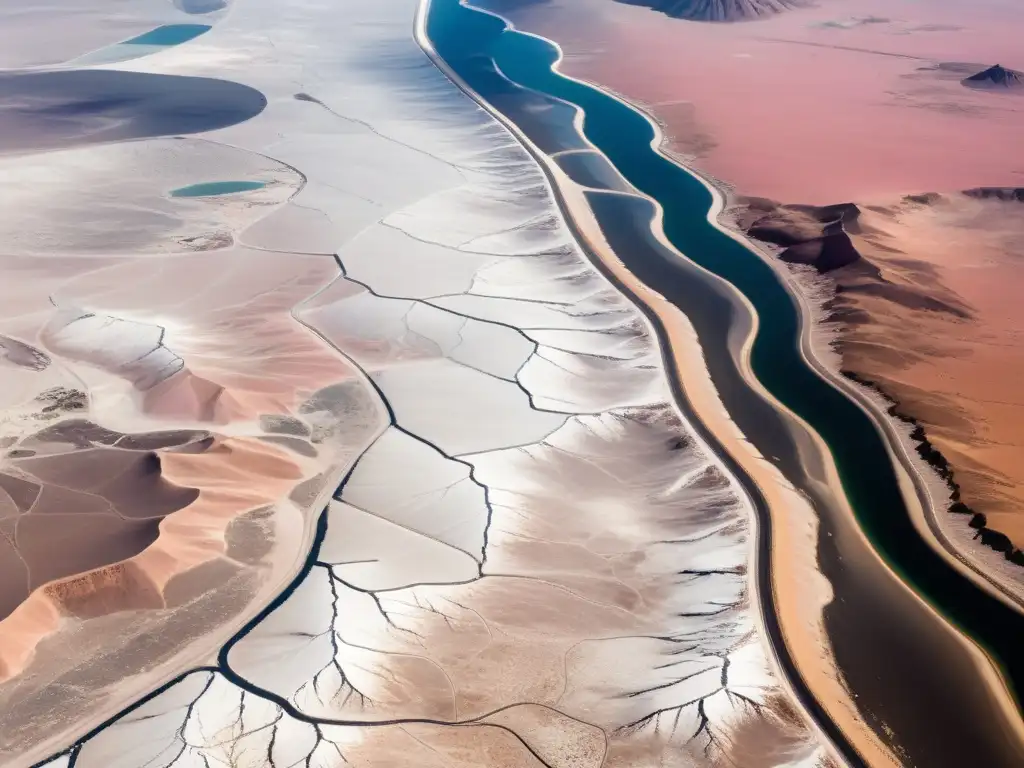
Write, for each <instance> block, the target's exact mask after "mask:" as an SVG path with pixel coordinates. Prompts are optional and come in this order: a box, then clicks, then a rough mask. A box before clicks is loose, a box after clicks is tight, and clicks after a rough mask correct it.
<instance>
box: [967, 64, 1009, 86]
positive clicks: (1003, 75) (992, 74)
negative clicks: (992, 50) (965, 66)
mask: <svg viewBox="0 0 1024 768" xmlns="http://www.w3.org/2000/svg"><path fill="white" fill-rule="evenodd" d="M960 82H961V83H962V84H963V85H965V86H967V87H968V88H981V89H998V88H1024V73H1021V72H1017V71H1015V70H1012V69H1007V68H1006V67H1003V66H1000V65H999V64H996V65H995V66H994V67H989V68H988V69H985V70H982V71H981V72H978V73H977V74H974V75H971V76H970V77H965V78H964V79H963V80H961V81H960Z"/></svg>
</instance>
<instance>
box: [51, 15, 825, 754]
mask: <svg viewBox="0 0 1024 768" xmlns="http://www.w3.org/2000/svg"><path fill="white" fill-rule="evenodd" d="M344 5H345V13H338V10H337V4H336V3H328V2H322V1H321V0H298V1H297V2H294V3H290V4H288V5H287V6H286V7H282V6H281V5H280V4H279V3H275V2H271V0H250V1H249V2H247V3H245V4H240V5H239V6H238V7H237V8H236V9H235V10H234V12H233V14H232V15H231V16H229V17H228V18H227V19H225V20H224V22H222V23H221V24H218V25H217V26H216V27H215V29H214V30H212V31H211V32H210V33H208V34H207V35H204V36H203V38H201V39H200V40H197V41H195V43H194V44H190V45H189V46H187V47H184V48H181V49H180V50H175V51H169V52H166V53H164V54H161V55H160V57H158V58H155V59H152V60H146V59H143V60H139V61H138V62H135V63H133V65H134V66H137V67H139V68H147V67H151V68H152V69H153V70H154V71H161V72H165V73H173V74H211V73H214V72H215V73H216V74H217V76H219V77H222V78H225V79H232V80H236V81H238V82H241V83H244V84H248V85H251V86H254V87H258V88H260V89H261V90H263V91H264V92H266V93H268V94H282V93H286V92H287V93H291V94H293V95H294V94H295V93H300V94H303V95H304V96H303V97H302V98H290V99H276V100H275V99H271V102H270V104H269V106H268V108H267V109H266V111H265V112H264V113H262V114H261V115H259V116H258V117H256V118H254V119H253V120H251V121H249V122H247V123H243V124H241V125H238V126H234V127H232V128H229V129H225V130H223V131H219V132H218V133H217V140H218V141H220V142H224V143H225V144H226V145H232V146H236V147H238V148H240V149H242V150H245V151H249V152H253V153H258V154H259V155H261V156H266V157H270V158H274V160H275V161H280V162H283V163H287V164H288V165H289V166H293V167H294V168H295V169H296V171H297V172H298V173H300V174H302V176H303V177H304V185H303V186H301V188H300V189H298V191H297V192H295V193H294V195H293V196H292V197H290V198H289V199H288V201H287V202H286V203H284V204H283V205H282V207H279V208H277V209H276V212H275V213H273V214H272V215H270V216H265V215H262V214H261V217H260V220H259V221H258V222H257V223H255V224H253V223H252V222H247V223H246V225H245V226H242V227H239V228H238V237H239V239H240V240H241V241H242V242H244V243H246V245H247V246H249V247H250V248H251V249H254V250H253V251H252V253H256V252H257V251H256V250H255V249H260V248H264V249H270V250H273V251H283V252H287V253H290V254H295V253H314V252H316V253H319V252H321V251H323V252H325V253H328V252H329V253H334V254H336V260H335V257H333V256H324V257H322V258H318V257H313V256H309V257H305V258H306V259H307V261H301V258H300V257H298V256H293V257H292V258H293V259H294V261H293V262H292V263H291V265H290V266H291V271H292V272H293V273H297V272H300V269H299V265H309V266H308V267H307V268H309V269H314V267H313V265H316V266H315V269H316V270H323V269H330V270H331V274H332V277H331V278H330V279H328V280H324V279H322V277H321V278H318V279H316V280H310V281H308V286H307V287H306V289H305V290H306V293H305V295H304V296H303V298H302V299H301V300H298V301H296V302H295V304H293V305H292V310H291V311H292V313H293V316H294V318H295V319H296V320H297V321H298V322H299V323H301V324H302V325H303V326H305V328H306V329H308V330H309V331H310V334H309V335H310V336H313V335H315V336H316V337H317V338H318V339H319V341H320V342H323V343H325V344H329V345H331V346H332V347H333V348H334V349H335V350H336V353H337V361H336V362H337V363H338V366H339V367H340V369H342V370H344V371H345V374H344V375H340V374H339V373H337V372H336V373H335V374H334V376H335V380H339V379H341V380H344V381H346V382H347V386H348V387H350V388H351V390H350V391H351V392H359V393H361V394H360V397H362V398H363V399H364V400H366V401H367V402H372V403H374V407H375V408H376V409H377V411H378V412H379V413H381V414H382V415H384V416H386V419H387V421H388V422H389V424H388V425H387V426H384V425H380V424H378V425H377V427H376V428H374V429H371V428H370V427H369V426H368V427H367V428H366V429H363V430H362V431H359V432H354V433H352V434H349V433H348V432H346V429H345V427H344V424H345V423H346V422H345V421H344V420H343V419H342V420H340V421H338V422H337V423H338V424H340V426H334V427H328V428H330V429H332V430H333V432H332V434H333V435H334V439H336V440H338V441H341V442H342V443H345V444H347V445H348V446H349V449H350V452H351V460H352V466H351V469H350V472H349V474H348V475H347V476H346V477H345V479H344V482H343V483H342V486H341V488H340V489H339V491H338V492H337V493H336V499H335V500H334V501H331V502H330V503H329V505H328V509H327V510H326V512H325V513H324V515H325V517H323V518H322V520H321V528H320V533H319V534H318V539H317V542H316V545H315V551H314V553H313V560H312V562H310V563H309V564H308V566H309V567H308V569H307V570H306V571H304V572H303V573H302V574H300V578H299V580H298V582H297V584H296V586H295V588H294V590H292V591H290V592H288V593H286V596H285V598H284V599H283V601H282V602H281V603H280V604H279V605H278V606H276V607H275V608H274V609H273V610H272V611H270V612H269V613H267V614H266V615H263V616H261V617H260V619H259V621H258V622H256V623H254V624H252V626H251V627H249V631H247V632H244V633H241V634H239V635H236V636H235V637H234V638H233V639H232V640H231V641H230V642H229V643H228V645H227V646H225V648H224V650H223V651H222V653H221V654H220V657H219V661H218V663H217V664H216V665H213V664H211V665H210V666H208V667H203V668H200V669H198V670H196V671H194V672H192V673H190V674H187V675H185V676H184V677H182V678H181V679H180V680H179V681H178V682H174V683H173V684H171V685H170V686H169V687H167V688H166V689H165V690H163V691H161V692H159V693H157V694H156V695H154V696H153V697H151V698H149V699H148V700H146V701H145V702H144V703H142V704H141V706H139V707H138V708H136V709H133V710H131V711H129V712H127V713H126V714H124V715H123V716H122V717H120V718H119V719H115V720H113V721H112V722H111V723H109V724H108V725H107V726H106V727H105V728H103V729H102V730H100V731H99V732H98V733H97V734H95V735H93V736H92V737H91V738H89V739H87V740H86V741H84V742H83V743H81V744H79V745H76V746H75V747H74V748H73V751H72V752H71V755H72V762H73V764H74V765H75V766H76V768H138V766H141V765H147V766H160V767H162V768H193V767H196V768H199V767H203V768H211V766H231V767H232V768H248V767H250V766H251V767H252V768H257V767H258V766H268V765H269V766H277V767H278V768H284V766H293V765H305V766H323V767H324V768H326V767H327V766H336V765H345V764H351V765H365V766H369V765H373V766H389V765H395V766H399V765H402V766H404V765H410V764H415V765H418V766H438V767H440V766H466V767H467V768H468V767H469V766H479V765H495V766H508V767H509V768H512V766H520V765H522V766H535V765H537V764H538V763H539V764H541V765H544V766H547V768H563V767H564V768H570V766H571V767H572V768H576V767H577V766H582V767H583V768H591V767H592V768H599V766H607V767H608V768H614V767H615V766H636V765H644V764H650V765H655V764H663V763H664V762H666V761H669V762H671V763H672V764H680V765H686V764H696V765H717V764H720V763H721V762H722V761H726V762H728V760H729V759H730V755H731V754H732V750H733V742H734V740H735V739H737V738H741V734H742V731H741V730H739V728H740V727H741V726H743V725H744V724H747V723H751V722H753V723H756V724H757V725H758V726H759V728H760V731H759V733H762V734H764V733H767V734H769V736H770V738H772V739H775V740H778V741H780V742H784V743H786V744H787V745H789V751H788V752H786V753H784V754H781V755H780V757H779V758H778V760H776V762H774V763H772V764H775V765H783V764H789V763H793V762H795V761H797V760H800V759H803V758H806V757H808V756H813V755H816V754H818V753H819V752H820V747H819V746H818V745H817V744H816V743H815V741H814V740H813V738H812V737H810V736H809V734H808V733H807V731H806V730H805V729H804V728H803V726H801V725H800V724H799V719H798V718H794V717H793V716H792V713H791V712H790V711H789V710H788V709H787V708H786V707H785V705H784V704H780V702H781V701H782V699H783V695H782V693H781V691H780V689H779V687H778V685H777V683H776V682H775V681H774V679H773V677H772V674H771V672H770V670H769V667H768V663H767V660H766V658H765V654H764V650H763V647H762V645H761V642H760V641H759V639H758V637H757V635H756V631H755V621H754V617H753V616H752V614H751V609H750V605H749V603H750V601H749V597H748V594H747V591H748V581H747V576H746V570H747V567H748V562H747V558H748V543H747V538H748V536H749V535H750V534H749V519H748V511H747V510H746V509H745V507H744V504H743V503H742V502H741V501H740V500H739V499H740V497H739V496H738V494H737V491H736V489H735V487H734V485H733V484H732V482H731V481H730V480H729V479H728V478H726V477H725V476H724V475H722V474H721V472H720V470H718V469H717V468H716V467H715V465H714V463H713V462H712V461H711V459H710V458H709V457H708V456H706V455H705V454H704V453H703V452H702V449H701V448H700V446H698V445H697V444H696V443H695V442H694V439H693V438H692V437H691V436H690V434H689V432H688V430H687V428H686V426H685V425H684V424H682V423H681V422H680V420H679V418H678V416H677V415H676V414H675V412H674V410H673V409H672V408H671V407H670V406H669V405H668V404H667V398H668V391H667V387H666V382H665V379H664V373H663V371H662V370H661V368H660V363H659V355H658V351H657V349H656V347H655V346H654V343H653V341H652V339H651V337H650V336H649V335H648V333H647V331H646V327H645V325H644V324H643V322H642V320H641V319H640V316H639V313H638V312H637V311H636V310H635V309H633V308H632V307H631V306H630V305H629V304H627V303H626V302H625V300H624V299H622V298H621V297H620V296H619V295H618V294H617V293H615V292H614V291H613V290H612V288H611V287H610V286H609V285H608V284H606V283H605V282H604V281H603V280H602V279H601V278H600V277H598V276H597V274H596V273H595V272H594V270H593V268H592V267H591V266H590V265H589V264H588V263H587V261H586V260H585V258H584V257H583V255H582V254H581V253H580V251H579V250H578V248H577V246H576V245H575V243H574V242H573V241H572V239H571V237H570V235H569V233H568V231H567V229H566V227H565V225H564V224H563V222H562V221H561V219H560V218H559V216H558V214H557V212H556V210H555V206H554V202H553V200H552V198H551V196H550V193H549V192H548V190H547V187H546V186H545V184H544V181H543V177H542V175H541V173H540V171H539V169H538V168H537V167H536V166H535V164H534V163H533V162H532V161H531V160H530V159H529V158H528V156H527V155H526V154H525V152H524V151H523V150H522V149H521V148H519V147H518V145H516V144H515V143H513V142H512V141H510V138H509V136H508V134H507V133H505V132H504V131H503V130H502V129H501V128H499V127H498V126H497V125H496V124H495V123H494V121H493V120H492V119H491V118H490V117H489V116H488V115H487V114H486V113H484V112H483V111H482V110H480V109H479V108H478V107H476V106H475V105H474V104H473V103H472V102H471V101H469V100H468V99H467V98H466V97H464V96H463V95H462V94H461V93H459V92H458V91H457V90H456V89H455V88H454V87H453V86H452V85H451V84H450V83H449V82H448V81H447V80H446V79H445V78H444V77H443V76H442V75H441V74H440V73H439V72H438V71H437V70H436V69H435V68H434V67H433V65H432V64H431V63H430V62H429V60H428V59H427V58H426V57H425V56H424V55H423V54H422V53H421V52H420V51H419V49H418V48H417V46H416V44H415V43H414V41H413V40H412V39H410V36H409V28H410V24H411V21H412V19H413V17H414V15H415V13H416V10H417V3H416V2H414V0H395V1H394V2H390V3H379V2H372V1H371V0H347V1H346V2H345V4H344ZM268 18H273V19H275V20H276V22H275V23H274V24H273V25H272V26H268V24H267V19H268ZM354 20H356V21H358V22H360V23H353V21H354ZM147 62H148V63H147ZM314 115H315V116H314ZM307 117H309V118H310V119H309V122H304V121H306V119H307ZM90 151H92V150H90ZM353 201H356V202H353ZM300 206H302V208H300ZM352 206H355V207H356V208H357V210H358V214H356V215H353V214H352V213H351V211H350V210H349V209H350V208H351V207H352ZM298 210H302V211H304V212H303V213H301V214H300V213H297V212H296V211H298ZM313 221H318V222H321V223H320V224H316V225H312V226H313V231H312V232H305V231H304V228H305V226H306V225H307V224H308V223H310V222H313ZM270 222H273V223H274V225H275V226H272V225H271V224H270ZM232 253H237V249H222V250H219V251H211V252H210V253H209V254H208V255H209V256H210V258H224V257H227V256H228V255H229V254H232ZM285 255H286V254H285V253H282V254H269V253H266V254H264V256H266V258H268V259H269V258H272V257H273V258H278V257H283V256H285ZM317 274H318V275H321V274H322V273H321V272H319V271H318V272H317ZM282 279H284V278H283V277H282ZM171 335H172V336H176V337H177V339H180V343H179V344H178V345H177V346H176V345H175V344H173V343H172V344H170V345H169V348H170V349H177V348H178V347H180V346H184V347H188V346H189V345H190V344H191V345H192V346H193V348H194V347H195V345H200V346H201V345H202V342H201V340H199V339H196V338H194V337H190V335H189V334H188V333H187V332H185V330H184V329H179V330H178V331H177V332H176V334H174V333H172V334H171ZM190 339H191V341H190ZM253 352H254V354H259V351H258V350H253ZM224 364H225V365H226V364H227V363H224ZM324 391H325V392H327V391H333V390H330V389H329V388H328V389H327V390H324ZM349 396H350V397H351V396H353V395H349ZM344 407H345V406H344V401H338V403H335V405H333V406H332V408H333V409H334V410H332V411H331V413H342V412H343V411H344ZM362 407H363V408H365V406H362ZM310 422H311V423H312V420H310ZM367 423H368V424H369V422H367ZM303 429H310V427H309V426H303ZM762 737H763V736H760V737H759V738H762ZM61 759H64V758H61ZM65 764H66V763H65ZM55 765H56V764H55Z"/></svg>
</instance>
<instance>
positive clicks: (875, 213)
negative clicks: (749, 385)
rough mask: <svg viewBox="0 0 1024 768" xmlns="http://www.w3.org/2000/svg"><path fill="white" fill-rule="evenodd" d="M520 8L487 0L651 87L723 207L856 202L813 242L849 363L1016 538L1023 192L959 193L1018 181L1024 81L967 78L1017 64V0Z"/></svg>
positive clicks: (1023, 172)
mask: <svg viewBox="0 0 1024 768" xmlns="http://www.w3.org/2000/svg"><path fill="white" fill-rule="evenodd" d="M516 5H517V6H518V7H517V9H516V10H512V11H510V10H509V6H508V5H506V4H504V3H503V2H502V0H489V2H488V7H490V8H492V9H494V10H498V11H502V12H507V13H508V15H509V16H510V18H512V20H513V21H514V23H515V24H516V26H518V27H519V28H521V29H526V30H528V31H532V32H536V33H538V34H542V35H544V36H546V37H549V38H550V39H553V40H555V41H557V42H558V43H559V44H560V45H561V46H562V48H563V50H564V52H565V59H564V61H563V62H562V65H561V67H562V70H563V71H564V72H565V73H566V74H569V75H572V76H575V77H579V78H581V79H585V80H589V81H591V82H596V83H598V84H600V85H603V86H605V87H607V88H609V89H611V90H613V91H616V92H618V93H621V94H623V95H624V96H625V97H626V98H628V99H630V100H631V101H634V102H636V103H639V104H641V105H644V106H645V107H646V108H647V109H648V110H649V111H650V112H651V113H652V114H654V115H655V116H656V118H657V119H658V120H659V121H660V122H661V123H662V124H663V126H664V127H665V131H666V135H667V136H668V137H669V141H668V146H667V149H669V150H670V151H672V152H673V153H675V154H676V155H678V156H681V157H683V158H684V159H685V160H686V161H687V162H688V163H690V164H691V165H692V166H693V167H695V168H696V169H697V170H699V171H701V172H704V173H705V174H707V175H709V176H712V177H715V178H717V179H720V180H721V181H722V182H724V183H725V185H727V186H728V187H730V188H731V190H733V191H734V192H735V195H733V197H732V200H730V203H731V204H732V210H731V214H732V216H733V219H734V222H735V223H738V224H740V225H741V226H743V225H750V224H751V223H753V222H754V221H755V220H756V219H757V218H758V217H759V216H762V215H764V213H765V207H767V208H771V207H772V206H771V205H770V204H769V203H767V202H766V201H764V200H761V201H759V202H757V203H756V204H755V206H754V208H753V209H751V208H749V207H748V203H749V200H748V198H751V197H758V198H767V199H770V200H774V201H782V202H784V203H786V204H794V203H800V204H811V205H815V206H823V205H834V204H839V203H848V202H856V203H857V204H858V208H859V210H860V216H859V230H858V231H857V232H851V235H850V237H849V239H848V240H847V241H846V242H845V243H843V242H834V241H832V242H829V243H828V246H827V248H826V249H825V251H824V258H825V261H826V262H828V263H823V266H824V267H825V269H826V271H827V274H828V275H829V276H830V277H831V278H832V279H833V281H834V283H835V285H836V286H838V287H839V289H840V291H841V293H840V295H839V297H838V298H837V299H835V300H834V301H833V303H832V309H833V310H834V315H833V319H835V320H837V321H838V326H839V327H838V331H839V335H838V350H839V351H840V353H841V355H842V365H843V368H844V369H846V370H849V371H851V372H853V373H855V374H857V375H858V376H859V377H861V378H863V379H866V380H868V381H871V382H873V383H875V384H876V385H878V386H879V387H880V388H881V389H882V391H883V392H884V393H885V394H886V395H887V396H889V397H890V398H892V399H893V400H895V401H897V403H898V410H899V412H900V413H902V414H905V415H907V416H909V417H912V418H914V419H916V420H917V421H918V423H920V424H921V425H922V426H923V427H924V428H925V430H926V434H927V437H928V439H929V440H930V441H931V443H932V444H933V445H934V446H935V447H936V448H937V449H938V450H939V451H940V452H941V453H942V455H943V456H944V457H945V458H946V459H947V460H948V461H949V463H950V465H951V468H952V470H953V472H954V479H955V482H956V483H957V484H958V485H959V486H960V491H961V500H962V501H963V502H964V503H965V504H967V505H968V506H969V507H970V508H971V509H972V510H974V511H976V512H980V513H981V514H983V515H985V517H986V519H987V526H988V528H989V529H993V530H995V531H1000V532H1002V533H1005V534H1006V535H1007V536H1009V537H1010V539H1011V540H1012V542H1013V544H1014V545H1015V546H1016V547H1017V548H1019V547H1021V546H1024V437H1022V436H1024V395H1022V394H1021V393H1020V392H1019V388H1018V386H1017V382H1019V381H1020V380H1021V374H1022V373H1024V343H1022V342H1024V338H1022V336H1021V332H1020V329H1021V328H1024V302H1022V301H1020V300H1019V298H1018V294H1019V289H1018V286H1020V285H1021V284H1022V282H1021V281H1022V278H1024V260H1022V258H1021V257H1022V255H1024V203H1022V202H1018V201H1016V200H1013V201H1007V200H999V199H997V198H988V199H984V200H979V199H976V198H972V197H968V196H966V195H963V194H961V192H960V191H962V190H967V189H972V188H976V187H980V186H986V187H1021V186H1024V144H1022V143H1021V142H1020V141H1019V136H1020V133H1021V129H1022V128H1024V95H1022V93H1024V91H1022V90H1021V89H1018V88H1013V87H1007V88H988V89H983V90H979V89H971V88H967V87H965V86H964V85H963V84H962V83H961V81H962V80H963V79H964V78H965V77H967V76H969V75H970V74H971V73H972V72H980V71H982V70H984V69H986V68H987V67H990V66H992V65H994V64H1001V65H1003V66H1005V67H1007V68H1009V69H1010V70H1017V71H1019V70H1021V69H1022V68H1024V48H1021V46H1020V44H1019V40H1020V36H1021V33H1022V32H1024V5H1020V4H1015V3H1007V2H1003V1H1002V0H980V1H979V2H970V3H968V2H959V0H934V1H933V2H929V3H919V2H911V1H910V0H886V1H885V2H882V1H881V0H820V2H819V3H817V4H816V5H815V6H814V7H810V8H803V9H796V10H791V11H788V12H784V13H780V14H778V15H776V16H774V17H772V18H769V19H764V20H758V21H749V22H742V23H715V24H709V23H697V22H689V21H683V20H675V19H669V18H667V17H666V16H665V15H663V14H659V13H654V12H652V11H650V10H649V9H645V8H640V7H634V6H629V5H622V4H620V3H616V2H613V1H612V0H548V1H547V2H544V1H543V0H542V1H541V2H532V3H526V4H521V3H517V4H516ZM611 51H614V52H615V55H614V56H612V55H609V53H610V52H611ZM940 65H942V66H940ZM928 191H938V192H941V193H942V194H941V195H939V196H937V197H935V196H925V197H921V196H920V195H921V193H924V192H928ZM908 195H914V196H915V199H916V201H915V200H914V199H908V198H907V197H906V196H908ZM741 196H742V197H741ZM796 218H797V219H799V218H800V217H799V216H797V217H796ZM789 223H790V224H791V225H795V226H796V228H797V230H799V229H800V226H799V222H798V221H797V222H794V221H790V222H789ZM813 226H816V227H818V229H819V230H820V228H821V225H820V222H817V223H815V224H814V225H813ZM812 228H813V227H812ZM754 234H755V235H756V234H757V233H756V232H755V233H754ZM812 234H813V233H812ZM817 234H821V232H820V231H819V232H817ZM815 236H816V235H815ZM776 244H778V243H777V241H776ZM783 244H784V245H785V244H786V243H783ZM816 247H817V246H812V247H811V249H812V251H813V250H814V249H815V248H816ZM790 255H791V256H792V255H793V254H790ZM821 255H822V252H821V250H820V248H819V249H818V250H817V251H815V253H814V254H812V256H811V257H806V254H805V257H803V258H791V259H790V260H796V261H814V259H815V258H817V257H818V256H821ZM861 257H862V258H861ZM854 259H859V261H858V263H855V264H850V265H847V266H842V265H843V264H845V263H846V262H848V261H851V260H854ZM819 266H822V265H819Z"/></svg>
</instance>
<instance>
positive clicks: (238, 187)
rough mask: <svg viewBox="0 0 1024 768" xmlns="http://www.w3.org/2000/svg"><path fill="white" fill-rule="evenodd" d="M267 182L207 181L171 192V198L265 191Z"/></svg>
mask: <svg viewBox="0 0 1024 768" xmlns="http://www.w3.org/2000/svg"><path fill="white" fill-rule="evenodd" d="M265 186H267V183H266V182H265V181H206V182H203V183H202V184H189V185H188V186H187V187H179V188H178V189H173V190H171V197H216V196H217V195H233V194H235V193H236V192H251V191H252V190H254V189H263V187H265Z"/></svg>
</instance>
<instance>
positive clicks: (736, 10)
mask: <svg viewBox="0 0 1024 768" xmlns="http://www.w3.org/2000/svg"><path fill="white" fill-rule="evenodd" d="M618 2H620V3H625V4H627V5H642V6H645V7H647V8H650V9H651V10H654V11H660V12H661V13H664V14H665V15H667V16H671V17H672V18H675V19H686V20H688V21H712V22H723V21H726V22H728V21H752V20H756V19H763V18H768V17H770V16H774V15H776V14H778V13H783V12H784V11H788V10H791V9H793V8H799V7H801V6H803V5H805V3H804V2H802V0H618Z"/></svg>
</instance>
